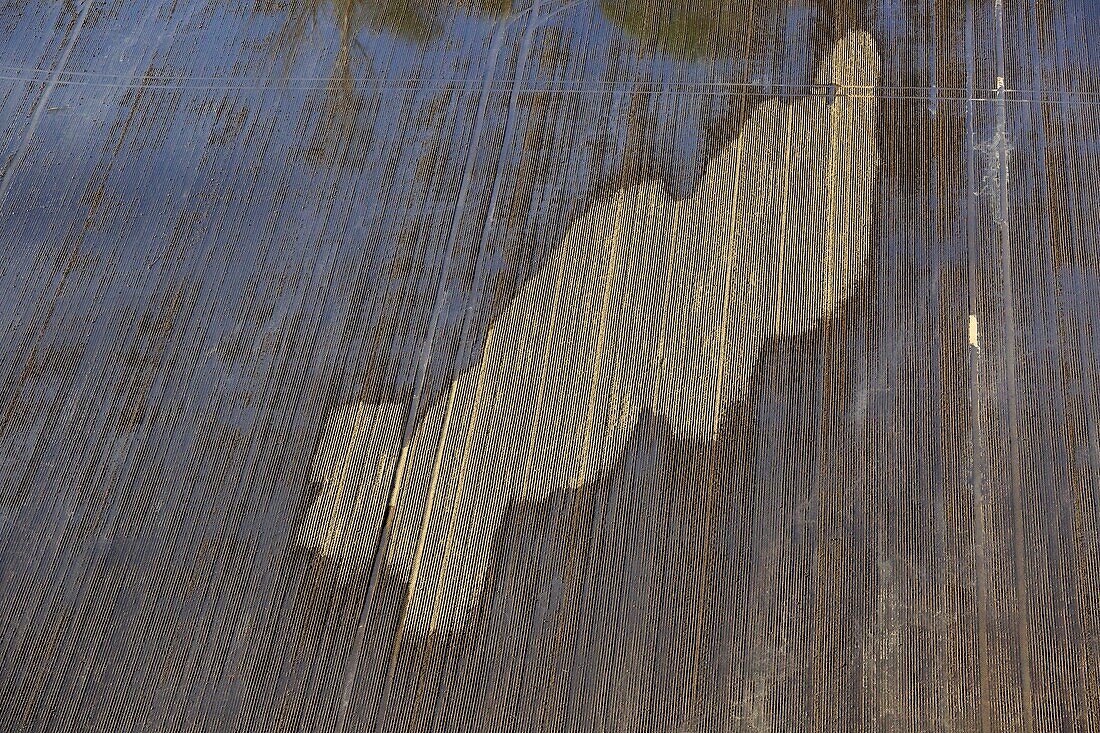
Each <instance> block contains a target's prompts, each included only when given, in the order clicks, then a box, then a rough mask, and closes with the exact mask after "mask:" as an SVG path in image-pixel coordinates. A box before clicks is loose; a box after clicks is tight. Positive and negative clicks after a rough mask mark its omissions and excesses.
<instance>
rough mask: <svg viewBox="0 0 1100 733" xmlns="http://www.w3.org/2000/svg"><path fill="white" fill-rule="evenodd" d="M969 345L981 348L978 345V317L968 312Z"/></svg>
mask: <svg viewBox="0 0 1100 733" xmlns="http://www.w3.org/2000/svg"><path fill="white" fill-rule="evenodd" d="M970 345H971V346H973V347H974V348H975V349H979V350H980V349H981V348H982V347H981V346H979V345H978V317H977V316H976V315H974V314H970Z"/></svg>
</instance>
